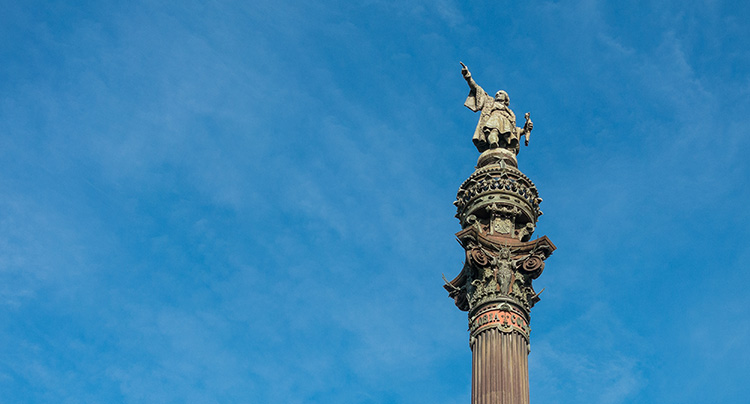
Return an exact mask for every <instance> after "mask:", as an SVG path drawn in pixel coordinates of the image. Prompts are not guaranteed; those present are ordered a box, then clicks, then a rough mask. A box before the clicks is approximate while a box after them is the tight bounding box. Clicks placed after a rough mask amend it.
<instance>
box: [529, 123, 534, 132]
mask: <svg viewBox="0 0 750 404" xmlns="http://www.w3.org/2000/svg"><path fill="white" fill-rule="evenodd" d="M532 129H534V122H531V121H529V132H531V130H532Z"/></svg>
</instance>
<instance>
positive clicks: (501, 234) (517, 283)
mask: <svg viewBox="0 0 750 404" xmlns="http://www.w3.org/2000/svg"><path fill="white" fill-rule="evenodd" d="M461 65H462V67H463V68H462V74H463V76H464V79H465V80H466V82H467V83H468V84H469V89H470V92H469V96H468V97H467V99H466V102H465V104H464V105H466V107H468V108H469V109H471V110H472V111H475V112H480V113H481V114H480V118H479V123H478V124H477V127H476V129H475V131H474V135H473V138H472V140H473V142H474V145H475V146H476V147H477V150H479V152H481V154H480V156H479V159H478V161H477V166H476V169H475V171H474V173H472V174H471V175H470V176H469V178H468V179H467V180H466V181H464V183H463V184H461V187H460V188H459V190H458V195H457V197H456V201H455V202H454V204H455V205H456V208H457V214H456V217H457V218H458V220H459V221H460V222H461V228H462V230H461V231H459V232H458V233H456V237H457V239H458V242H459V243H460V244H461V246H462V247H463V248H464V250H465V254H466V258H465V261H464V267H463V269H462V270H461V272H460V273H459V274H458V276H456V278H455V279H453V280H452V281H447V280H446V284H445V289H446V290H447V291H448V293H449V295H450V297H452V298H453V299H454V301H455V303H456V306H458V308H459V309H461V310H464V311H468V314H469V346H470V348H471V352H472V372H471V374H472V376H471V402H472V404H528V403H529V371H528V355H529V347H530V345H529V333H530V331H531V329H530V328H529V322H530V321H531V316H530V313H531V307H533V306H534V304H535V303H536V302H538V301H539V293H537V292H536V291H535V290H534V288H533V286H532V281H533V280H534V279H536V278H538V277H539V275H541V274H542V271H543V270H544V260H546V259H547V257H549V256H550V254H552V252H553V251H554V250H555V245H554V244H552V242H551V241H550V240H549V239H548V238H547V237H546V236H543V237H541V238H537V239H534V240H531V236H532V234H533V233H534V230H535V228H536V223H537V220H538V218H539V216H541V215H542V212H541V210H539V203H540V202H541V201H542V199H541V198H540V197H539V193H538V191H537V189H536V186H535V185H534V183H533V182H532V181H531V180H530V179H529V178H528V177H527V176H526V175H524V174H523V173H522V172H521V171H520V170H519V169H518V162H517V159H516V155H517V154H518V152H519V150H520V139H521V137H524V138H525V144H526V145H528V142H529V137H530V135H531V130H532V129H533V123H532V122H531V119H530V115H529V114H528V113H526V115H525V118H526V123H525V124H524V126H523V127H517V126H516V118H515V114H514V113H513V111H512V110H511V109H510V108H509V104H510V98H509V96H508V94H507V93H506V92H505V91H498V92H497V93H496V94H495V96H494V97H492V96H490V95H488V94H487V93H486V92H485V91H484V90H483V89H482V88H481V87H479V85H477V84H476V82H475V81H474V79H473V78H472V77H471V73H469V69H468V68H466V66H465V65H463V63H462V64H461Z"/></svg>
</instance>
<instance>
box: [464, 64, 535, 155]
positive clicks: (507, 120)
mask: <svg viewBox="0 0 750 404" xmlns="http://www.w3.org/2000/svg"><path fill="white" fill-rule="evenodd" d="M461 74H463V76H464V79H466V83H468V84H469V89H470V91H469V96H468V97H466V102H465V103H464V105H465V106H466V107H467V108H469V109H470V110H472V111H474V112H477V111H481V115H480V117H479V123H478V124H477V128H476V130H474V136H473V137H472V141H473V142H474V145H475V146H476V147H477V150H479V152H480V153H481V152H484V151H485V150H489V149H497V148H504V149H508V150H510V151H512V152H513V153H515V154H518V151H519V149H520V146H519V140H520V138H521V136H524V137H525V144H526V146H528V145H529V137H530V135H531V130H532V129H533V128H534V124H533V123H532V122H531V119H529V113H528V112H527V113H526V124H525V125H524V126H523V128H519V127H516V115H515V114H514V113H513V111H511V109H510V108H509V107H508V105H510V97H508V93H506V92H505V91H502V90H500V91H498V92H497V93H495V97H492V96H490V95H489V94H487V93H486V92H485V91H484V89H482V87H480V86H479V85H478V84H477V83H476V82H475V81H474V79H473V78H472V77H471V73H470V72H469V68H467V67H466V65H465V64H463V63H461Z"/></svg>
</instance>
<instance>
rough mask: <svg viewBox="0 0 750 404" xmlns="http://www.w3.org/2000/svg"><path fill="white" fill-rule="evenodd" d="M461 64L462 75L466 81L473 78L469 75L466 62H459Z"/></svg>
mask: <svg viewBox="0 0 750 404" xmlns="http://www.w3.org/2000/svg"><path fill="white" fill-rule="evenodd" d="M458 63H461V74H462V75H463V76H464V78H465V79H467V80H468V79H469V78H470V77H471V73H469V68H468V67H466V65H465V64H464V62H458Z"/></svg>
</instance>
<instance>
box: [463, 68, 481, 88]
mask: <svg viewBox="0 0 750 404" xmlns="http://www.w3.org/2000/svg"><path fill="white" fill-rule="evenodd" d="M458 63H461V74H462V75H463V76H464V80H466V83H467V84H469V88H470V89H472V90H476V89H477V88H481V87H479V86H478V85H477V82H476V81H474V79H473V78H471V72H469V68H468V67H466V65H465V64H464V63H463V62H458Z"/></svg>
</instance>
